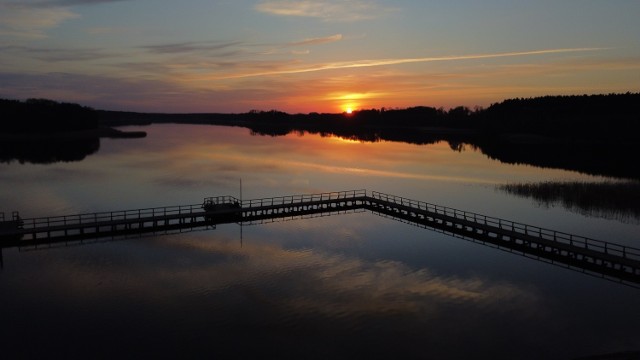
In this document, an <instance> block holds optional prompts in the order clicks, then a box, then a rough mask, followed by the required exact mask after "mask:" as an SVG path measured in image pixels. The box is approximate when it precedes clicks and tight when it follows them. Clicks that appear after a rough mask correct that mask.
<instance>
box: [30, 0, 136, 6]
mask: <svg viewBox="0 0 640 360" xmlns="http://www.w3.org/2000/svg"><path fill="white" fill-rule="evenodd" d="M124 1H131V0H41V1H31V2H28V1H25V2H24V3H25V4H28V5H29V6H32V7H55V6H74V5H97V4H104V3H113V2H124Z"/></svg>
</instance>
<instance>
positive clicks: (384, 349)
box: [0, 125, 640, 359]
mask: <svg viewBox="0 0 640 360" xmlns="http://www.w3.org/2000/svg"><path fill="white" fill-rule="evenodd" d="M144 130H146V131H148V133H149V135H148V137H147V138H145V139H135V140H102V143H101V147H100V151H99V152H98V153H96V154H93V155H91V156H89V157H87V158H86V159H85V160H83V161H81V162H69V163H64V162H62V163H54V164H50V165H32V164H23V165H21V164H17V163H10V164H0V185H1V188H0V211H5V212H10V211H13V210H19V211H20V212H21V215H22V216H23V217H34V216H44V215H61V214H69V213H78V212H94V211H104V210H119V209H129V208H141V207H151V206H162V205H178V204H192V203H199V202H201V201H202V198H203V197H206V196H212V195H234V196H239V179H240V178H242V182H243V197H244V198H245V199H248V198H259V197H267V196H278V195H288V194H294V193H310V192H322V191H337V190H348V189H360V188H367V189H369V190H378V191H382V192H386V193H391V194H395V195H400V196H405V197H409V198H413V199H416V200H423V201H428V202H431V203H436V204H442V205H447V206H451V207H455V208H459V209H464V210H468V211H474V212H479V213H484V214H487V215H492V216H497V217H502V218H507V219H510V220H514V221H519V222H523V223H528V224H532V225H538V226H542V227H547V228H552V229H556V230H560V231H565V232H569V233H576V234H579V235H584V236H589V237H592V238H596V239H601V240H607V241H613V242H618V243H622V244H626V245H631V246H635V247H640V244H639V243H638V241H640V236H639V234H640V231H638V230H639V229H640V228H639V226H638V221H637V220H636V219H634V218H629V217H628V216H626V217H625V216H623V217H615V216H614V217H611V216H599V215H600V213H597V214H596V215H594V214H589V213H584V212H576V211H572V210H571V209H565V208H563V207H562V206H561V205H558V206H554V205H553V204H551V205H550V204H548V203H546V204H542V205H541V204H540V203H538V202H536V201H535V200H530V199H527V198H521V197H516V196H514V195H510V194H509V193H507V192H505V191H501V190H500V189H499V186H500V185H503V184H506V183H520V182H529V183H538V182H545V181H553V182H564V181H571V182H575V181H580V182H593V183H600V182H612V181H613V182H615V181H617V180H612V179H602V178H596V177H591V176H585V175H581V174H577V173H573V172H566V171H562V170H552V169H539V168H534V167H530V166H514V165H503V164H500V163H498V162H495V161H492V160H489V159H487V158H486V157H484V156H483V155H482V154H479V153H477V152H474V151H472V150H467V151H462V152H456V151H452V150H451V149H450V147H449V145H448V144H446V143H439V144H436V145H429V146H416V145H408V144H398V143H359V142H351V141H344V140H340V139H336V138H321V137H318V136H310V135H306V136H302V137H300V136H296V135H289V136H287V137H279V138H271V137H254V136H250V135H249V134H248V132H247V131H246V130H244V129H239V128H225V127H207V126H187V125H180V126H178V125H162V126H152V127H149V128H145V129H144ZM630 166H631V165H630ZM68 245H69V246H61V247H56V248H38V249H34V248H20V249H17V248H11V249H4V250H3V254H2V255H3V269H2V271H0V324H1V325H0V326H1V328H2V330H1V331H2V333H1V337H0V339H2V340H1V343H2V349H1V350H0V351H2V354H3V357H5V358H45V357H56V358H58V357H60V358H71V357H73V358H144V357H162V358H263V357H267V356H271V357H277V358H331V359H339V358H347V359H352V358H439V359H440V358H442V359H469V358H495V359H571V358H579V357H583V356H592V355H598V354H607V353H620V352H628V351H640V308H639V306H638V303H640V302H639V300H640V290H638V289H636V288H632V287H629V286H625V285H621V284H619V283H616V282H612V281H608V280H603V279H600V278H597V277H593V276H589V275H585V274H582V273H580V272H577V271H573V270H568V269H565V268H562V267H558V266H554V265H550V264H546V263H543V262H539V261H536V260H533V259H529V258H525V257H522V256H519V255H517V254H512V253H508V252H505V251H501V250H497V249H494V248H491V247H488V246H484V245H481V244H477V243H472V242H469V241H466V240H463V239H459V238H454V237H450V236H447V235H444V234H441V233H437V232H434V231H430V230H426V229H421V228H418V227H414V226H411V225H407V224H404V223H400V222H398V221H394V220H392V219H387V218H382V217H379V216H377V215H374V214H372V213H369V212H356V213H348V214H340V215H333V216H323V217H317V218H308V219H298V220H292V221H284V222H273V223H267V224H258V225H251V226H243V227H240V226H238V225H235V224H232V225H221V226H218V227H217V229H209V230H204V231H194V232H185V233H178V234H167V235H155V236H145V237H141V238H130V239H119V240H117V241H101V242H91V243H89V244H83V245H79V244H77V243H73V244H68Z"/></svg>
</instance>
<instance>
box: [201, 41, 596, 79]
mask: <svg viewBox="0 0 640 360" xmlns="http://www.w3.org/2000/svg"><path fill="white" fill-rule="evenodd" d="M599 50H605V49H604V48H566V49H545V50H532V51H517V52H503V53H492V54H472V55H454V56H441V57H421V58H399V59H373V60H356V61H341V62H332V63H322V64H312V65H308V66H303V67H292V68H285V69H275V70H271V71H264V72H246V73H236V74H227V75H221V76H214V77H213V78H212V79H232V78H245V77H257V76H272V75H286V74H299V73H308V72H316V71H326V70H336V69H352V68H365V67H376V66H388V65H401V64H411V63H425V62H438V61H460V60H478V59H492V58H503V57H523V56H535V55H546V54H561V53H572V52H587V51H599Z"/></svg>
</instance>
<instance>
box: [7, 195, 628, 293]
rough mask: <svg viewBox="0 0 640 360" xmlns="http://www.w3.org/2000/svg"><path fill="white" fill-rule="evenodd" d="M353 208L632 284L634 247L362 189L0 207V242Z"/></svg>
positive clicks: (11, 243)
mask: <svg viewBox="0 0 640 360" xmlns="http://www.w3.org/2000/svg"><path fill="white" fill-rule="evenodd" d="M358 210H365V211H371V212H373V213H375V214H378V215H382V216H385V217H390V218H393V219H396V220H400V221H403V222H407V223H411V224H414V225H417V226H421V227H425V228H429V229H434V230H438V231H441V232H444V233H447V234H450V235H454V236H458V237H463V238H466V239H471V240H473V241H476V242H481V243H483V244H490V245H492V246H494V247H499V248H501V249H507V250H509V251H512V252H517V253H520V254H523V255H525V256H528V257H534V258H537V259H539V260H543V261H546V262H552V263H554V264H563V265H565V266H566V267H569V268H573V269H580V270H582V271H585V272H589V273H592V274H598V275H600V276H603V277H607V278H610V279H615V280H619V281H621V282H626V283H633V284H636V285H638V284H640V249H637V248H633V247H629V246H623V245H618V244H615V243H612V242H606V241H600V240H595V239H590V238H586V237H583V236H578V235H573V234H567V233H563V232H559V231H554V230H549V229H544V228H540V227H536V226H531V225H526V224H521V223H517V222H513V221H509V220H505V219H499V218H495V217H490V216H486V215H481V214H476V213H471V212H467V211H461V210H457V209H452V208H448V207H444V206H439V205H434V204H429V203H426V202H422V201H416V200H411V199H407V198H403V197H398V196H394V195H388V194H383V193H379V192H376V191H373V192H370V193H369V192H367V191H366V190H352V191H341V192H331V193H321V194H308V195H291V196H283V197H271V198H264V199H253V200H244V201H240V200H239V199H237V198H234V197H232V196H217V197H209V198H205V199H204V201H203V203H202V204H195V205H182V206H167V207H156V208H147V209H136V210H124V211H113V212H101V213H91V214H78V215H67V216H54V217H44V218H24V219H23V218H20V217H19V216H18V214H17V213H13V214H12V217H11V219H5V218H4V214H1V213H0V248H7V247H22V246H38V245H43V244H52V243H58V242H69V241H74V240H83V239H95V238H106V237H115V236H122V235H128V234H139V233H150V232H151V233H152V232H162V231H168V230H176V229H194V228H203V227H209V228H215V226H216V225H218V224H227V223H241V224H247V223H260V222H264V221H266V220H277V219H286V218H296V217H305V216H313V215H318V214H332V213H344V212H350V211H358Z"/></svg>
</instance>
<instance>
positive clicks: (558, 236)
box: [371, 191, 640, 261]
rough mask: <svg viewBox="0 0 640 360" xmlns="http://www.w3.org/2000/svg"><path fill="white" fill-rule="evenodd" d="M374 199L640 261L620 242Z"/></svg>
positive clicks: (637, 251)
mask: <svg viewBox="0 0 640 360" xmlns="http://www.w3.org/2000/svg"><path fill="white" fill-rule="evenodd" d="M371 197H372V198H373V199H374V200H380V201H383V202H387V203H392V204H395V205H400V206H403V207H406V208H410V209H417V210H422V211H425V212H426V213H432V214H436V215H439V216H441V217H442V216H444V217H445V218H446V217H449V218H451V219H455V220H464V221H466V222H472V223H475V224H478V225H484V226H489V227H492V228H497V229H500V230H505V231H509V232H511V233H519V234H523V235H526V236H532V237H536V238H538V239H543V240H548V241H553V242H555V243H556V244H564V245H569V246H572V247H579V248H583V249H586V250H593V251H596V252H600V253H605V254H610V255H614V256H619V257H622V258H625V259H631V260H635V261H640V249H638V248H634V247H630V246H624V245H619V244H615V243H611V242H607V241H602V240H596V239H591V238H588V237H584V236H580V235H573V234H568V233H564V232H561V231H556V230H550V229H545V228H541V227H537V226H532V225H527V224H522V223H518V222H514V221H510V220H505V219H500V218H496V217H492V216H487V215H482V214H477V213H473V212H469V211H463V210H458V209H454V208H450V207H446V206H441V205H435V204H430V203H427V202H423V201H417V200H412V199H407V198H403V197H400V196H395V195H389V194H384V193H380V192H377V191H372V192H371Z"/></svg>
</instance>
